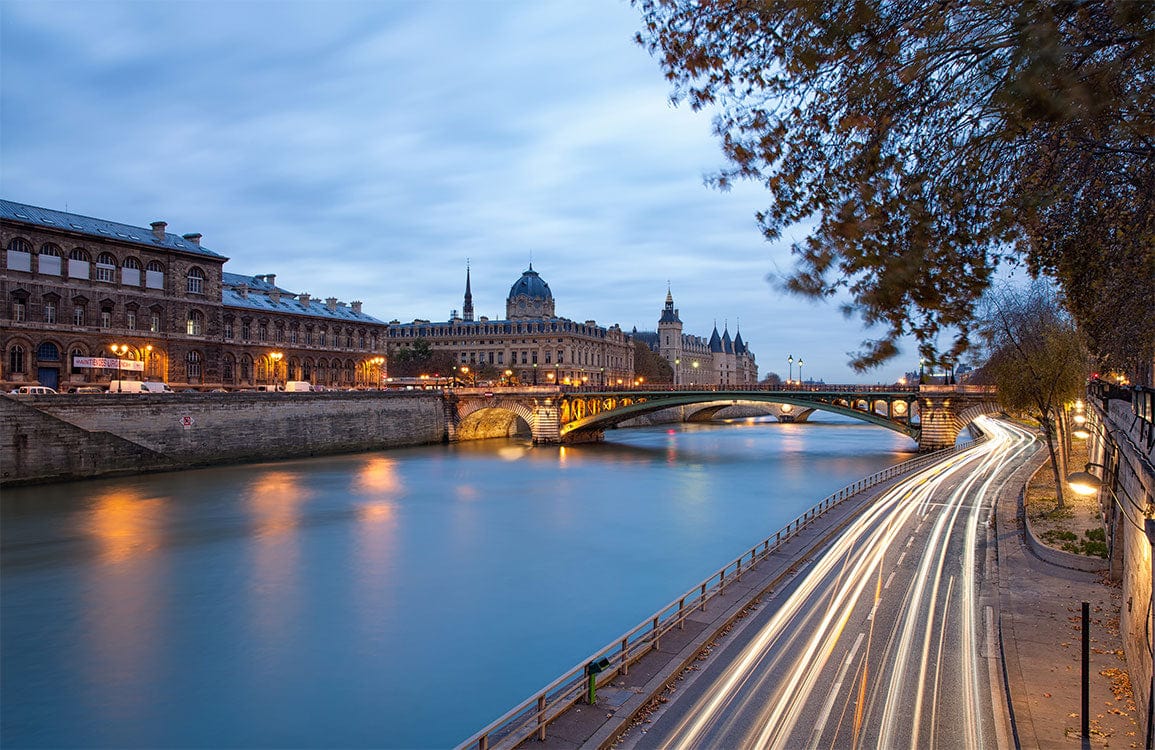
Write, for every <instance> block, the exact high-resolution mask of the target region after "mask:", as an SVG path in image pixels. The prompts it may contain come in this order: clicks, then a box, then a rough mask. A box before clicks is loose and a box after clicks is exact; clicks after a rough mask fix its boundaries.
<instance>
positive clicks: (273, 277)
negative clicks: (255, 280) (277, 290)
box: [265, 273, 277, 286]
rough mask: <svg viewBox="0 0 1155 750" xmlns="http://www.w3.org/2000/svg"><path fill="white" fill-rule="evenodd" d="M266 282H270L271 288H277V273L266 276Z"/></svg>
mask: <svg viewBox="0 0 1155 750" xmlns="http://www.w3.org/2000/svg"><path fill="white" fill-rule="evenodd" d="M265 281H267V282H269V286H276V285H277V274H275V273H267V274H265Z"/></svg>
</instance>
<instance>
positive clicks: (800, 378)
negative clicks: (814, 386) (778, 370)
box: [798, 357, 802, 385]
mask: <svg viewBox="0 0 1155 750" xmlns="http://www.w3.org/2000/svg"><path fill="white" fill-rule="evenodd" d="M798 384H799V385H802V357H799V358H798Z"/></svg>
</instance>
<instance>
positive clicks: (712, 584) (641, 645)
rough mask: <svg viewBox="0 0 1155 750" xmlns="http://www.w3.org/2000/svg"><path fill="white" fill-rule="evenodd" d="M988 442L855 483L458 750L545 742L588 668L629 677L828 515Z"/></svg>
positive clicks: (600, 679) (582, 687)
mask: <svg viewBox="0 0 1155 750" xmlns="http://www.w3.org/2000/svg"><path fill="white" fill-rule="evenodd" d="M984 439H985V437H980V438H979V439H977V440H972V441H970V442H967V443H961V444H959V445H956V446H953V447H951V448H946V449H944V450H941V451H936V452H934V453H928V454H926V455H923V456H919V457H917V458H913V459H910V460H909V461H904V462H902V463H900V464H895V465H894V466H891V467H889V468H887V469H883V470H882V471H879V472H876V473H874V474H871V475H870V476H868V477H866V478H865V479H860V480H858V481H857V482H855V483H854V484H850V485H847V486H846V487H843V488H842V489H840V490H838V491H837V492H835V493H833V494H831V495H828V496H827V497H825V498H823V500H822V501H821V502H819V503H818V504H817V505H815V506H814V507H812V508H810V509H809V510H807V511H806V512H805V513H803V514H802V515H800V516H798V517H797V518H795V519H794V520H793V521H791V522H790V523H788V524H786V526H784V527H783V528H782V529H780V530H779V531H777V532H776V533H774V534H773V535H772V536H768V537H766V538H765V539H763V540H762V541H761V542H759V543H757V544H755V545H754V546H753V547H751V548H750V551H749V552H743V553H742V554H741V555H739V556H738V558H737V559H736V560H733V561H732V562H730V563H729V564H728V565H726V566H725V567H723V568H722V569H721V570H719V571H717V572H716V573H714V574H713V575H711V576H709V577H708V578H706V579H705V580H704V581H702V582H701V583H699V584H698V585H697V586H694V587H693V588H691V589H690V590H688V591H687V592H686V593H684V594H683V595H682V596H680V597H678V598H677V599H675V600H674V601H672V602H670V603H669V604H667V605H666V606H665V607H663V608H662V609H660V610H658V611H657V612H655V613H653V614H652V615H650V616H649V617H647V618H646V619H645V620H643V621H642V622H641V623H639V624H638V625H637V626H636V627H635V628H633V629H632V630H629V631H628V632H626V633H624V634H623V635H622V636H621V637H620V638H618V639H616V640H614V641H613V642H611V643H609V644H607V645H606V646H604V647H603V648H601V649H599V650H598V651H596V652H594V653H593V654H591V655H590V656H589V657H588V658H587V659H584V660H582V662H581V663H580V664H578V665H576V666H575V667H573V668H572V669H570V670H569V671H568V672H566V673H565V674H563V675H562V676H561V677H558V678H557V679H556V680H554V681H553V682H551V683H549V684H548V685H546V686H545V687H544V688H542V689H541V690H539V691H537V692H536V693H534V694H533V695H532V696H530V697H529V698H527V699H525V700H524V701H522V702H521V703H519V704H518V705H517V706H515V707H514V708H512V709H511V710H510V711H508V712H507V713H505V714H504V715H502V716H501V717H500V718H498V719H497V720H496V721H493V722H492V723H490V724H489V725H488V726H487V727H485V728H484V729H482V730H481V731H479V732H477V733H476V734H474V735H473V736H472V737H470V738H469V739H467V740H465V742H463V743H461V744H460V745H458V750H466V749H467V748H477V750H490V749H491V748H514V747H517V746H518V745H519V744H521V743H522V742H523V741H525V740H527V739H529V738H530V737H535V736H536V738H537V739H539V740H544V739H545V733H546V727H548V726H549V724H550V723H551V722H552V721H554V720H555V719H557V718H558V717H559V716H561V715H562V714H563V713H564V712H565V711H566V710H568V709H569V708H570V707H572V706H573V705H575V704H576V703H578V702H580V701H582V700H583V699H584V696H585V694H586V690H587V688H588V680H589V675H588V673H587V671H586V668H587V665H588V664H590V663H592V662H597V661H599V660H602V659H604V660H606V662H607V664H608V666H606V668H605V669H604V671H602V672H601V673H600V676H597V675H595V677H594V679H596V680H597V685H598V686H601V685H602V684H603V683H604V682H608V681H609V680H611V679H613V678H614V677H615V676H618V675H626V674H629V669H630V666H631V665H632V664H634V663H635V662H637V661H638V660H639V659H641V658H642V657H643V656H645V655H646V654H647V653H649V652H650V651H651V650H653V649H656V648H658V645H659V642H660V641H661V638H662V636H663V635H665V634H666V633H668V632H670V631H671V630H673V629H674V628H679V629H682V628H684V627H685V621H686V618H687V617H689V616H690V615H691V614H692V613H693V612H695V611H698V610H701V611H705V610H706V606H707V605H708V604H709V603H710V602H711V601H712V600H714V599H715V598H717V597H720V596H722V595H723V594H724V593H725V591H726V586H727V585H731V584H732V583H733V582H734V581H737V580H741V577H742V574H743V573H744V572H746V571H748V570H750V569H751V568H753V567H754V566H755V565H757V564H758V563H759V562H761V561H762V560H764V559H766V558H767V557H769V556H770V555H772V554H773V553H774V552H775V551H777V550H778V549H779V548H780V547H782V545H783V544H785V543H786V542H787V541H788V540H790V539H791V538H792V537H794V536H796V535H797V534H798V533H799V532H800V531H802V530H803V529H805V528H806V527H808V526H810V525H811V524H812V523H814V522H815V521H816V520H817V519H818V518H820V517H821V516H823V515H824V514H825V513H826V512H827V511H829V510H831V509H832V508H834V507H835V506H836V505H838V504H839V503H841V502H842V501H843V500H846V499H847V498H849V497H852V496H854V495H856V494H858V493H859V492H862V491H863V490H867V489H869V488H871V487H874V486H876V485H878V484H881V483H882V482H886V481H888V480H890V479H893V478H894V477H897V476H900V475H902V474H907V473H910V472H912V471H916V470H918V469H921V468H923V467H925V466H928V465H930V464H933V463H936V462H938V461H941V460H943V459H944V458H948V457H950V456H953V455H955V454H956V453H960V452H962V451H965V450H968V449H969V448H971V447H973V446H974V445H977V444H978V443H980V442H982V441H983V440H984Z"/></svg>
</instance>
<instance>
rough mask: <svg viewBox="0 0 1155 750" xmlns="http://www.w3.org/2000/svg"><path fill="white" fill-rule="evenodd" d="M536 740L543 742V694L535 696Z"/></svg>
mask: <svg viewBox="0 0 1155 750" xmlns="http://www.w3.org/2000/svg"><path fill="white" fill-rule="evenodd" d="M537 740H538V742H545V693H542V694H541V695H539V696H537Z"/></svg>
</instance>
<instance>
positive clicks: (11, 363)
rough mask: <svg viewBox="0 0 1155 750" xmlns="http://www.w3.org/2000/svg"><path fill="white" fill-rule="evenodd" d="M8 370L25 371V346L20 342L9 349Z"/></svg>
mask: <svg viewBox="0 0 1155 750" xmlns="http://www.w3.org/2000/svg"><path fill="white" fill-rule="evenodd" d="M8 372H24V347H23V346H21V345H20V344H16V345H15V346H13V347H12V348H11V349H9V350H8Z"/></svg>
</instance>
